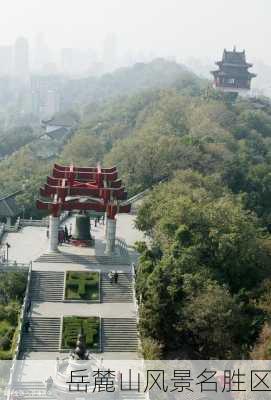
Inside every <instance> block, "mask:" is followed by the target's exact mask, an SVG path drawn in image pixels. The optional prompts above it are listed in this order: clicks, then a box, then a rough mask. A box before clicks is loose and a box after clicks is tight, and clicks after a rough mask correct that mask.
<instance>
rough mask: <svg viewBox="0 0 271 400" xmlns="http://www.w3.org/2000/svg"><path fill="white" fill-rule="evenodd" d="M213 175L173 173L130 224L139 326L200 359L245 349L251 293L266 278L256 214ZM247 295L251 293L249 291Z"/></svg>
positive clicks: (258, 320) (252, 323)
mask: <svg viewBox="0 0 271 400" xmlns="http://www.w3.org/2000/svg"><path fill="white" fill-rule="evenodd" d="M219 185H221V182H220V181H219V179H218V178H214V177H204V176H202V175H200V174H199V173H196V172H192V171H184V172H183V173H181V172H179V173H178V174H177V175H176V177H175V178H174V179H173V180H171V181H170V182H168V183H163V184H161V185H159V186H158V187H157V188H156V189H154V190H153V191H152V192H151V194H150V195H149V196H148V197H147V198H146V200H145V201H144V202H143V204H142V206H141V208H140V210H139V214H138V217H137V227H138V228H140V229H142V230H144V231H145V232H146V233H147V234H148V235H149V236H150V238H151V240H152V248H151V249H148V248H147V247H146V246H145V247H144V246H143V245H142V244H141V245H140V246H138V249H139V250H141V257H140V262H139V267H138V272H137V285H136V291H137V296H138V299H139V302H140V331H141V334H142V336H143V337H147V338H149V337H150V338H152V339H153V340H155V341H158V342H159V343H161V344H162V345H163V348H164V350H165V351H166V352H170V351H171V350H173V348H174V349H175V351H176V352H177V353H178V352H180V353H181V354H183V352H184V349H185V351H186V356H188V357H191V356H193V357H199V358H206V357H207V358H209V357H217V358H238V357H241V356H242V355H244V354H246V355H247V354H248V352H249V348H250V346H251V345H252V344H253V343H254V341H255V339H256V337H257V334H258V333H259V329H260V327H261V324H262V322H263V318H264V316H263V312H262V311H261V310H260V309H259V308H258V307H257V306H256V305H255V303H254V301H253V298H254V297H255V296H256V297H257V294H256V293H254V292H255V290H256V287H257V285H258V286H259V285H260V284H261V282H262V281H263V280H264V279H265V278H266V277H267V276H269V275H270V273H269V267H268V265H269V261H268V256H267V253H266V251H265V249H264V248H263V246H262V244H261V234H262V232H261V230H260V228H259V224H258V221H257V218H256V217H255V216H254V215H253V214H251V213H249V212H247V211H245V210H244V208H243V205H242V200H241V199H240V198H238V197H234V196H233V195H231V194H230V193H228V191H227V190H226V189H224V190H221V187H220V186H219ZM251 293H254V294H251Z"/></svg>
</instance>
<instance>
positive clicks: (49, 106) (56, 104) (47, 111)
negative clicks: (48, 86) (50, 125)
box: [40, 90, 60, 118]
mask: <svg viewBox="0 0 271 400" xmlns="http://www.w3.org/2000/svg"><path fill="white" fill-rule="evenodd" d="M59 110H60V97H59V93H58V92H57V91H56V90H47V92H46V96H45V102H44V104H43V106H41V108H40V115H41V116H42V117H43V118H50V117H52V116H53V115H54V114H56V113H58V112H59Z"/></svg>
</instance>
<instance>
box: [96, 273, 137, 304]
mask: <svg viewBox="0 0 271 400" xmlns="http://www.w3.org/2000/svg"><path fill="white" fill-rule="evenodd" d="M101 301H102V302H103V303H132V302H133V283H132V275H131V274H128V273H119V276H118V283H110V279H109V277H108V274H102V276H101Z"/></svg>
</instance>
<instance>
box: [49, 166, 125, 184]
mask: <svg viewBox="0 0 271 400" xmlns="http://www.w3.org/2000/svg"><path fill="white" fill-rule="evenodd" d="M100 176H101V177H102V178H103V179H105V180H106V181H109V182H112V181H115V180H116V179H117V178H118V172H117V171H114V172H110V173H105V172H102V173H101V174H100ZM98 177H99V174H98V173H97V172H66V171H60V170H58V169H56V168H54V169H53V178H58V179H60V178H61V179H68V178H73V179H75V180H83V181H85V182H88V181H95V182H96V181H97V179H98Z"/></svg>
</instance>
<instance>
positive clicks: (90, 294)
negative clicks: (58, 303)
mask: <svg viewBox="0 0 271 400" xmlns="http://www.w3.org/2000/svg"><path fill="white" fill-rule="evenodd" d="M65 299H66V300H81V301H82V300H86V301H99V300H100V274H99V272H84V271H82V272H74V271H68V272H67V275H66V287H65Z"/></svg>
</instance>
